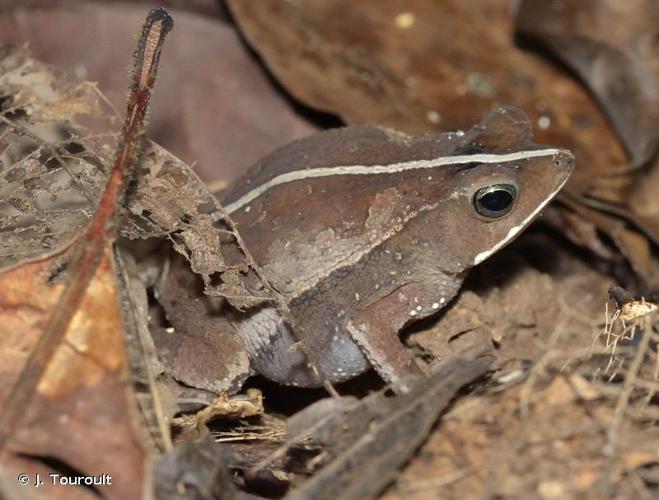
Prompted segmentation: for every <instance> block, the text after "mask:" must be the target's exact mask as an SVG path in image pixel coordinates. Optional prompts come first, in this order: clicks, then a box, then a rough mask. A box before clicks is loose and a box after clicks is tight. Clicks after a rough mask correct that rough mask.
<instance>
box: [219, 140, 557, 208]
mask: <svg viewBox="0 0 659 500" xmlns="http://www.w3.org/2000/svg"><path fill="white" fill-rule="evenodd" d="M563 152H565V150H563V149H534V150H530V151H516V152H515V153H506V154H472V155H458V156H442V157H440V158H433V159H432V160H414V161H408V162H402V163H391V164H389V165H370V166H365V165H347V166H338V167H319V168H308V169H302V170H293V171H291V172H286V173H285V174H281V175H278V176H277V177H273V178H272V179H270V180H269V181H267V182H264V183H263V184H261V185H260V186H257V187H255V188H254V189H252V190H251V191H249V192H248V193H247V194H245V195H243V196H241V197H240V198H238V199H237V200H236V201H234V202H233V203H230V204H229V205H227V206H226V207H225V208H226V210H227V212H229V213H233V212H235V211H236V210H239V209H240V208H242V207H244V206H245V205H247V204H248V203H250V202H252V201H253V200H254V199H256V198H258V197H259V196H261V195H262V194H263V193H265V192H266V191H269V190H270V189H272V188H274V187H276V186H281V185H282V184H287V183H289V182H294V181H298V180H302V179H311V178H316V177H329V176H330V175H376V174H395V173H397V172H404V171H406V170H415V169H424V168H435V167H441V166H443V165H456V164H464V163H502V162H507V161H517V160H526V159H528V158H537V157H539V156H552V155H555V154H558V153H563Z"/></svg>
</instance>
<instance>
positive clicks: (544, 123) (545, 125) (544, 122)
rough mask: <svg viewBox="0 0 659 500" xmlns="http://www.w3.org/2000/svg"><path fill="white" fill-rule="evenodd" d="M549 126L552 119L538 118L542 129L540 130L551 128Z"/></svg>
mask: <svg viewBox="0 0 659 500" xmlns="http://www.w3.org/2000/svg"><path fill="white" fill-rule="evenodd" d="M549 125H551V118H549V117H548V116H547V115H542V116H541V117H540V118H538V127H540V129H542V130H546V129H548V128H549Z"/></svg>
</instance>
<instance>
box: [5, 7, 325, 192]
mask: <svg viewBox="0 0 659 500" xmlns="http://www.w3.org/2000/svg"><path fill="white" fill-rule="evenodd" d="M151 3H153V4H156V2H151ZM204 3H215V4H216V6H215V7H216V9H217V4H219V2H204ZM186 4H190V2H189V1H187V2H186ZM186 8H190V5H186ZM144 12H145V7H144V6H143V5H136V4H131V3H129V2H112V3H108V2H102V3H101V2H70V1H69V2H51V1H49V2H41V5H39V6H37V7H32V8H26V7H25V6H24V5H23V3H21V2H14V6H13V8H11V9H6V10H5V11H4V12H0V32H2V41H3V42H4V43H15V44H18V45H21V44H24V43H28V44H29V46H30V50H31V51H32V53H33V54H34V55H35V57H37V58H38V59H40V60H43V61H45V62H48V63H51V64H54V65H56V66H58V67H61V68H63V69H65V70H67V71H69V72H70V73H72V74H76V75H78V76H79V77H80V78H83V79H86V80H91V81H94V82H98V88H100V89H102V91H103V93H104V94H105V95H107V97H108V99H109V101H110V102H111V103H113V104H114V106H116V107H117V108H118V109H123V107H124V102H125V99H126V83H125V80H126V61H129V60H130V57H131V55H132V53H133V50H134V33H135V30H136V28H137V26H138V22H137V20H139V19H140V18H141V17H142V16H143V13H144ZM171 13H172V16H173V17H174V18H175V19H176V25H177V28H176V30H174V31H173V32H172V33H171V35H170V43H169V44H168V48H167V67H163V68H162V69H161V71H160V75H159V82H158V91H157V92H156V93H155V95H154V97H153V105H152V113H151V116H150V120H149V121H150V124H149V126H148V132H149V135H150V137H151V138H152V139H154V140H155V141H157V142H158V143H159V144H161V145H163V146H164V147H165V148H166V149H167V150H169V151H171V152H172V153H173V154H174V155H175V156H176V157H178V158H181V159H182V160H183V161H184V162H185V163H187V164H188V165H193V166H194V168H195V171H196V172H197V173H198V174H199V176H200V177H201V178H203V179H204V180H205V181H209V182H212V183H213V186H214V189H218V188H220V187H221V186H223V185H225V184H226V183H227V182H229V181H231V180H233V179H236V178H238V177H239V176H240V175H242V174H243V173H244V172H245V170H246V169H247V168H248V167H249V166H250V165H252V164H253V163H255V162H256V161H257V160H259V159H260V158H261V157H262V156H264V155H265V154H267V153H269V152H270V151H272V150H274V149H276V148H277V147H280V146H282V145H284V144H286V143H288V142H290V141H292V140H294V139H298V138H300V137H302V136H305V135H308V134H310V133H312V132H313V131H315V130H316V129H317V127H316V126H315V125H313V124H312V123H311V122H309V121H307V120H306V119H305V118H303V117H301V116H300V115H299V114H298V113H297V112H296V111H295V109H294V108H293V107H292V106H291V105H290V103H289V102H288V101H287V99H286V98H285V97H284V96H283V95H282V94H281V92H279V91H278V89H277V88H276V87H274V86H273V85H272V82H271V80H270V78H269V76H268V75H267V74H266V73H265V72H264V71H263V69H262V68H261V67H260V66H259V65H258V63H257V62H256V61H255V60H254V57H253V56H252V55H251V54H250V53H249V51H248V50H247V49H246V48H245V46H244V44H242V43H241V41H240V39H239V37H238V36H237V34H236V33H235V30H234V29H233V28H232V27H231V26H230V25H228V24H227V23H226V22H225V21H222V20H221V19H219V18H214V19H211V18H208V17H202V16H200V15H195V14H193V13H189V12H181V11H176V10H172V12H171Z"/></svg>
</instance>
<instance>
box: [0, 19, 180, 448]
mask: <svg viewBox="0 0 659 500" xmlns="http://www.w3.org/2000/svg"><path fill="white" fill-rule="evenodd" d="M172 27H173V21H172V18H171V17H169V15H168V14H167V12H166V11H165V10H164V9H153V10H152V11H151V12H149V15H148V16H147V18H146V21H145V23H144V27H143V28H142V34H141V37H140V39H139V42H138V46H137V50H136V52H135V56H134V61H133V71H132V74H131V78H130V82H129V94H128V102H127V109H126V119H125V121H124V125H123V129H122V134H121V140H120V142H119V144H118V146H117V151H116V154H115V157H114V163H113V165H112V171H111V173H110V178H109V180H108V182H107V184H106V186H105V191H104V192H103V195H102V197H101V200H100V202H99V206H98V209H97V210H96V213H95V215H94V218H93V219H92V220H91V222H90V223H89V225H88V226H87V228H86V230H85V231H84V232H83V233H81V234H80V235H79V237H78V238H77V239H76V240H75V241H74V243H73V244H72V245H71V246H70V247H69V248H68V249H67V252H70V257H71V258H70V262H72V263H73V265H74V266H75V269H74V271H73V272H72V276H71V278H70V281H69V283H68V285H67V286H66V288H65V289H64V291H63V292H62V294H61V295H60V297H59V299H58V301H57V304H56V306H55V308H54V309H53V312H52V314H51V315H50V317H49V318H48V324H47V326H46V328H45V329H44V331H43V333H42V335H41V336H40V337H39V340H38V341H37V344H36V346H35V348H34V350H33V351H32V353H31V354H30V356H29V357H28V359H27V362H26V363H25V366H24V367H23V370H22V371H21V374H20V375H19V377H18V380H17V382H16V383H15V384H14V386H13V387H12V390H11V392H10V393H9V396H8V397H7V399H6V400H5V405H4V409H3V410H2V412H1V413H0V451H1V450H2V449H3V448H4V447H5V446H6V444H7V442H8V440H9V438H10V437H11V436H12V434H13V432H14V428H15V426H16V424H17V423H18V421H19V420H20V419H21V417H22V416H23V415H24V412H25V407H26V405H27V404H28V403H29V401H30V399H31V398H32V396H33V394H34V391H35V390H36V387H37V385H38V383H39V380H40V379H41V377H42V375H43V373H44V372H45V370H46V367H47V366H48V364H49V363H50V361H51V360H52V358H53V356H54V354H55V352H56V351H57V348H58V347H59V346H60V345H62V340H63V339H64V337H65V335H66V332H67V331H68V329H69V325H70V323H71V319H72V318H73V316H74V315H75V313H76V311H77V310H78V307H79V306H80V303H81V301H82V299H83V298H84V296H85V293H86V290H87V287H88V285H89V283H90V282H91V280H92V278H93V276H94V274H95V272H96V269H97V267H98V264H99V262H100V260H101V257H102V255H103V251H104V249H105V248H106V245H108V244H110V243H111V242H112V241H113V240H114V237H115V236H114V228H113V223H114V218H115V213H116V210H117V205H118V202H119V198H120V195H121V193H122V190H123V185H124V180H125V178H126V176H127V172H128V169H129V167H130V165H131V164H132V162H133V160H134V158H135V157H136V151H137V148H138V139H139V136H140V134H141V133H142V130H143V128H144V118H145V116H146V112H147V109H148V106H149V101H150V98H151V91H152V89H153V85H154V83H155V80H156V74H157V71H158V61H159V59H160V53H161V51H162V47H163V43H164V40H165V37H166V35H167V33H168V32H169V31H170V30H171V29H172Z"/></svg>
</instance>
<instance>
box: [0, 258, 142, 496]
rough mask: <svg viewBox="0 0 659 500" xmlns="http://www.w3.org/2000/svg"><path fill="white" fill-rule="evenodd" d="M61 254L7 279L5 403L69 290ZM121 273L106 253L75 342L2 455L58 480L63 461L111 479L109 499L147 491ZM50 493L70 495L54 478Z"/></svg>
mask: <svg viewBox="0 0 659 500" xmlns="http://www.w3.org/2000/svg"><path fill="white" fill-rule="evenodd" d="M59 257H60V256H59V255H58V256H55V257H53V258H49V259H46V260H39V261H35V262H33V263H29V264H25V265H23V266H21V267H18V268H15V269H12V270H9V271H5V272H3V273H0V290H1V292H0V293H1V295H0V367H1V368H0V379H1V380H2V382H3V384H2V388H3V392H2V393H0V406H2V407H4V403H5V401H6V396H7V394H8V391H9V389H11V387H12V385H13V384H14V382H15V381H16V377H17V375H18V373H19V372H20V370H21V369H22V368H23V365H24V363H25V360H26V358H27V355H28V353H29V352H30V351H31V350H32V349H33V348H34V347H35V345H36V342H37V339H38V338H39V336H40V335H41V334H42V331H43V329H44V327H45V325H46V323H47V320H48V317H49V315H50V314H51V313H52V308H53V307H55V305H56V304H57V301H58V299H59V297H60V295H61V293H62V291H63V289H64V286H65V285H63V284H53V283H51V282H50V280H49V277H50V275H51V273H52V268H53V264H54V263H55V262H56V259H57V258H59ZM112 268H113V266H112V257H111V255H110V252H109V249H106V251H105V253H104V256H103V259H102V260H101V262H100V263H99V266H98V268H97V271H96V274H95V276H94V278H93V279H92V281H91V283H90V285H89V287H88V288H87V291H86V293H85V296H84V298H83V301H82V303H81V305H80V308H79V309H78V310H77V312H76V314H75V316H74V317H73V320H72V322H71V324H70V327H69V329H68V330H67V333H66V337H65V342H64V343H62V344H61V345H60V346H59V348H58V349H57V351H56V353H55V356H54V358H53V359H52V361H51V363H50V364H49V365H48V366H47V367H46V369H45V372H44V374H43V377H42V378H41V379H40V382H39V384H38V386H37V388H36V393H35V394H34V395H33V396H32V398H31V400H30V403H29V406H28V407H27V408H24V409H23V411H24V417H23V418H22V420H21V422H20V424H19V425H18V426H17V428H16V429H15V431H14V433H13V434H12V436H11V438H10V441H9V443H8V444H7V447H6V448H5V449H4V450H3V453H2V456H1V457H2V462H3V463H4V464H5V465H7V466H8V467H11V469H13V470H14V471H18V472H26V473H28V474H30V477H32V478H33V477H34V474H35V473H36V472H40V473H42V475H43V477H44V478H48V475H47V474H48V472H53V470H52V468H51V467H52V460H53V459H54V460H57V461H59V462H61V463H63V464H66V465H67V466H69V467H72V468H73V469H74V470H76V471H78V473H79V474H82V475H89V476H101V475H102V474H109V475H110V476H111V477H112V478H113V480H112V484H111V485H107V486H105V485H104V486H102V487H99V488H102V491H103V492H104V494H106V495H108V498H132V497H137V496H140V495H141V494H142V488H143V486H144V484H143V477H144V474H145V473H146V471H147V467H148V466H147V463H148V462H147V458H148V450H147V449H146V445H145V444H144V442H145V441H144V436H142V435H141V434H140V431H139V430H138V428H137V427H136V416H137V408H136V401H135V399H134V396H133V395H132V394H131V390H130V384H129V376H128V366H127V362H126V354H125V347H124V340H123V336H122V331H123V321H122V313H121V305H120V301H119V297H118V295H117V291H116V279H115V274H114V272H113V269H112ZM99 450H103V453H99ZM49 460H51V462H49ZM56 471H57V470H56ZM43 487H44V491H46V492H50V493H53V494H55V493H57V490H60V492H61V486H59V485H53V484H52V483H50V482H49V481H44V485H43ZM83 492H84V490H83ZM80 493H81V492H77V493H76V491H75V490H72V491H71V494H72V495H78V494H80ZM85 496H86V494H85Z"/></svg>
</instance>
